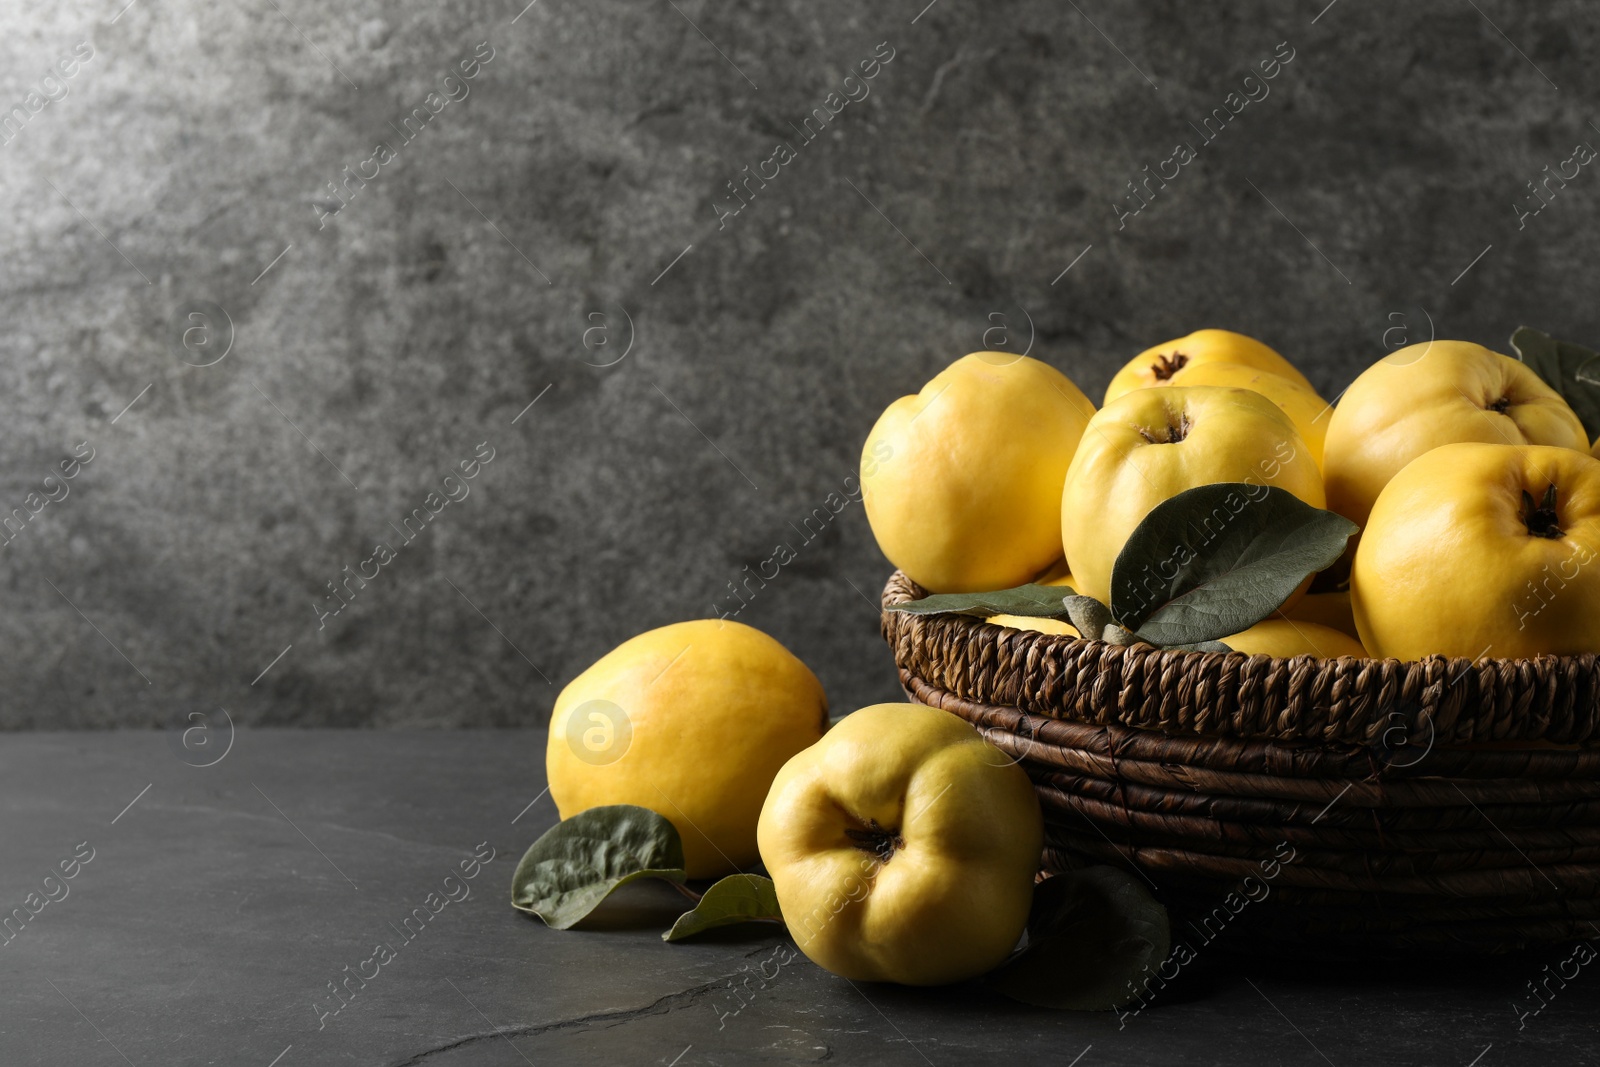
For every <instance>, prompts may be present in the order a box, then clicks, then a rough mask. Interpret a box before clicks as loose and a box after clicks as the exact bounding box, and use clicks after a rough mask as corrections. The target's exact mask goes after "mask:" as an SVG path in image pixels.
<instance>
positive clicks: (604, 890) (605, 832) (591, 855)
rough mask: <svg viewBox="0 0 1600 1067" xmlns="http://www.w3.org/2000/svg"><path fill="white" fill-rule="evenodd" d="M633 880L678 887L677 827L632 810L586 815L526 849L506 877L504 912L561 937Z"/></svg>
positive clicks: (680, 843) (680, 844)
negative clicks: (535, 921)
mask: <svg viewBox="0 0 1600 1067" xmlns="http://www.w3.org/2000/svg"><path fill="white" fill-rule="evenodd" d="M640 878H661V879H665V880H666V881H669V882H679V883H681V882H683V880H684V867H683V841H682V839H681V838H679V836H678V830H677V827H675V826H673V825H672V823H670V822H668V821H667V820H666V819H664V818H662V817H661V816H660V815H658V814H656V813H655V812H653V811H651V810H650V809H649V808H641V807H635V806H634V805H632V804H613V805H609V806H607V807H602V808H590V809H589V810H588V811H584V812H580V813H578V814H577V815H574V816H573V817H572V818H570V819H565V820H563V821H561V822H559V823H557V824H556V825H555V826H553V827H551V828H550V830H549V831H548V832H547V833H545V835H544V836H543V837H541V838H539V840H537V841H535V842H534V843H533V844H532V845H530V846H529V848H528V851H527V852H526V853H525V854H524V855H523V857H522V861H521V862H520V863H518V864H517V869H516V872H515V873H514V874H513V875H512V876H511V906H512V907H514V908H516V909H517V910H519V911H525V912H528V913H529V914H531V915H537V916H538V917H539V918H541V919H543V920H544V921H545V923H546V924H547V925H549V926H553V927H555V928H556V929H557V930H565V929H567V928H568V927H570V926H572V925H573V924H574V923H577V922H578V921H580V920H581V919H582V918H583V917H584V916H586V915H588V914H589V913H590V912H592V911H593V910H594V909H595V908H596V907H597V906H599V904H600V902H601V901H602V900H604V899H605V898H606V897H608V896H610V895H611V893H612V891H614V890H615V889H617V888H618V887H619V886H623V885H626V884H628V883H629V882H632V881H636V880H638V879H640Z"/></svg>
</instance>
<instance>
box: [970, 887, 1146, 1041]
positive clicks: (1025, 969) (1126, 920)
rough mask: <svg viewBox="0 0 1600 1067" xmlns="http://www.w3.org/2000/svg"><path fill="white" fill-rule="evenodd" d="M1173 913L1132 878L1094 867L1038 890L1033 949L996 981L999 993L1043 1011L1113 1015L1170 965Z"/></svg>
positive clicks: (1030, 942)
mask: <svg viewBox="0 0 1600 1067" xmlns="http://www.w3.org/2000/svg"><path fill="white" fill-rule="evenodd" d="M1171 945H1172V934H1171V929H1170V924H1169V922H1168V919H1167V909H1166V908H1164V907H1162V906H1161V904H1160V903H1159V902H1158V901H1157V900H1156V899H1155V898H1154V897H1152V896H1151V895H1150V894H1149V892H1148V891H1147V890H1146V889H1145V887H1144V886H1143V885H1141V884H1139V882H1138V880H1137V879H1135V878H1134V877H1133V876H1132V875H1130V874H1127V873H1125V872H1123V871H1121V870H1118V869H1117V868H1115V867H1087V868H1085V869H1083V870H1081V871H1070V872H1068V873H1066V874H1058V875H1056V876H1055V877H1053V878H1048V879H1046V880H1045V881H1043V882H1041V883H1039V886H1038V888H1037V889H1035V890H1034V894H1033V912H1032V914H1031V915H1029V917H1028V945H1027V947H1026V948H1025V949H1023V950H1022V952H1020V953H1018V954H1017V955H1016V956H1014V957H1012V958H1011V960H1010V961H1009V962H1007V963H1005V964H1003V965H1001V967H1000V968H999V969H998V970H996V971H994V972H992V973H991V974H990V975H989V983H990V984H991V985H993V986H994V988H995V989H997V990H999V991H1000V992H1001V993H1004V994H1005V995H1006V996H1008V997H1011V998H1013V999H1015V1000H1020V1001H1022V1002H1023V1003H1026V1004H1035V1005H1038V1006H1039V1007H1042V1008H1066V1009H1069V1010H1073V1011H1112V1010H1114V1009H1116V1008H1120V1007H1122V1006H1123V1005H1125V1004H1128V1003H1131V1002H1132V1001H1133V1000H1134V999H1135V998H1136V997H1137V995H1138V989H1139V979H1140V978H1141V976H1142V975H1143V974H1144V973H1145V970H1146V969H1147V968H1148V969H1149V970H1152V971H1153V970H1155V969H1156V968H1157V967H1159V966H1160V965H1161V964H1162V963H1163V962H1165V960H1166V958H1167V952H1168V950H1169V949H1170V948H1171Z"/></svg>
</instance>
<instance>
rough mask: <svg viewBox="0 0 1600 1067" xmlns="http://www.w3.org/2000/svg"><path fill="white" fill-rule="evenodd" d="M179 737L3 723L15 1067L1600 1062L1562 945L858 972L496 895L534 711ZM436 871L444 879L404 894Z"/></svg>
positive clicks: (544, 822) (4, 880)
mask: <svg viewBox="0 0 1600 1067" xmlns="http://www.w3.org/2000/svg"><path fill="white" fill-rule="evenodd" d="M216 739H217V740H218V742H219V743H221V742H225V741H226V740H228V738H226V737H224V736H222V735H220V734H219V735H218V736H217V738H216ZM171 740H172V738H171V737H170V736H168V735H166V734H164V733H162V732H157V731H138V732H131V733H109V732H107V733H88V734H86V733H56V732H49V733H46V732H40V733H37V734H33V735H29V736H24V737H16V738H13V739H12V740H11V741H10V742H8V743H7V744H6V746H5V747H4V748H3V749H0V806H3V809H4V810H5V812H6V838H5V844H6V849H5V853H6V858H5V863H4V865H3V866H0V907H3V908H4V909H6V910H7V911H9V910H10V909H12V908H14V907H21V906H23V904H24V902H25V900H26V899H27V898H28V894H30V893H41V894H42V893H44V892H46V891H47V887H46V882H45V879H46V877H47V876H49V875H51V874H52V873H53V872H55V871H57V870H58V868H59V865H60V864H61V863H62V862H63V861H66V862H67V863H68V864H69V866H70V865H72V864H74V863H76V867H75V871H74V877H73V878H71V879H70V880H68V881H66V882H60V881H55V882H52V883H50V885H53V886H55V888H53V889H49V890H48V891H49V892H50V893H51V895H52V896H53V897H55V898H56V899H55V900H53V901H52V902H50V903H46V904H44V905H43V906H42V908H40V909H39V912H38V914H37V915H35V916H34V917H32V918H31V919H30V920H29V921H28V922H26V924H23V925H21V928H20V931H18V932H11V931H8V935H9V938H8V940H7V941H6V942H5V943H4V944H3V946H0V1003H4V1005H5V1009H4V1011H3V1012H0V1063H4V1064H6V1065H7V1067H23V1065H34V1064H38V1065H50V1067H54V1065H56V1064H63V1063H70V1064H74V1065H82V1067H94V1065H99V1064H106V1065H110V1064H122V1063H130V1064H137V1065H144V1064H184V1065H187V1064H226V1065H229V1067H239V1065H243V1067H269V1065H271V1067H302V1065H306V1064H363V1065H386V1067H400V1065H418V1064H426V1065H428V1067H457V1065H460V1067H466V1065H469V1064H472V1065H476V1064H483V1065H491V1064H498V1065H507V1064H522V1063H525V1062H526V1063H532V1064H555V1063H559V1064H604V1065H611V1064H656V1065H662V1067H665V1065H667V1064H673V1065H676V1067H703V1065H732V1064H748V1063H815V1062H836V1063H851V1064H857V1063H859V1064H885V1065H906V1067H927V1065H930V1064H932V1065H937V1067H946V1065H954V1064H989V1063H1018V1064H1022V1063H1055V1064H1062V1065H1066V1064H1075V1065H1077V1067H1118V1065H1122V1067H1144V1065H1148V1064H1153V1063H1161V1064H1196V1065H1199V1064H1229V1065H1245V1067H1249V1065H1256V1064H1261V1065H1268V1064H1271V1065H1287V1067H1293V1065H1302V1064H1303V1065H1306V1067H1326V1065H1327V1064H1335V1065H1338V1067H1349V1065H1354V1064H1379V1065H1387V1064H1396V1065H1400V1064H1422V1063H1427V1064H1444V1065H1447V1067H1468V1065H1469V1064H1470V1065H1475V1067H1513V1065H1519V1064H1528V1065H1537V1067H1545V1065H1548V1064H1593V1063H1596V1062H1597V1061H1600V1037H1597V1035H1596V1030H1595V1023H1594V1019H1595V1013H1596V1011H1597V1009H1600V993H1597V991H1596V989H1597V987H1596V985H1595V983H1594V981H1593V980H1592V978H1588V977H1587V976H1585V977H1584V978H1580V979H1578V980H1575V981H1572V982H1570V983H1568V984H1566V987H1565V988H1560V987H1559V985H1558V984H1556V983H1554V982H1552V983H1551V984H1550V985H1549V986H1548V988H1549V989H1551V990H1554V993H1553V995H1547V996H1546V997H1545V998H1544V999H1545V1006H1544V1007H1543V1008H1542V1009H1540V1010H1538V1011H1537V1012H1533V1011H1532V1009H1533V1008H1535V1007H1537V1002H1536V1001H1535V1000H1533V998H1532V997H1531V996H1530V995H1529V993H1528V990H1527V983H1528V982H1530V981H1535V982H1537V981H1543V980H1545V978H1546V972H1545V970H1544V968H1546V967H1552V968H1559V967H1561V965H1562V961H1563V960H1564V959H1566V958H1567V957H1568V956H1569V955H1570V953H1569V952H1566V951H1560V952H1551V953H1548V954H1544V955H1536V956H1526V957H1523V956H1519V957H1512V958H1508V959H1503V960H1498V961H1492V962H1488V963H1481V964H1472V965H1463V964H1459V963H1454V964H1450V965H1446V966H1432V965H1428V964H1426V963H1421V962H1419V963H1417V964H1415V965H1412V966H1402V967H1390V966H1385V967H1381V968H1329V967H1322V966H1311V965H1301V966H1294V965H1281V964H1280V965H1268V964H1265V963H1262V962H1258V961H1251V960H1236V959H1233V958H1230V957H1227V956H1224V955H1222V954H1221V953H1219V952H1216V951H1214V949H1213V948H1211V947H1208V948H1203V949H1201V950H1200V952H1199V955H1198V958H1197V959H1196V960H1195V961H1193V962H1192V963H1190V964H1189V965H1188V966H1187V967H1186V968H1184V970H1183V971H1181V972H1180V973H1179V976H1178V980H1177V981H1175V982H1174V983H1173V984H1172V985H1170V986H1168V987H1167V988H1166V989H1163V990H1161V991H1159V992H1158V993H1157V994H1155V995H1154V996H1153V997H1152V998H1151V999H1150V1001H1149V1003H1148V1006H1146V1007H1145V1008H1144V1009H1143V1010H1141V1011H1139V1012H1137V1013H1132V1014H1129V1015H1128V1016H1127V1017H1125V1018H1119V1017H1118V1016H1117V1015H1116V1014H1112V1013H1104V1014H1101V1013H1073V1012H1050V1011H1045V1010H1043V1009H1035V1008H1030V1007H1026V1006H1023V1005H1020V1004H1017V1003H1014V1002H1011V1001H1009V1000H1005V999H1003V998H1001V997H1000V996H998V995H997V994H994V993H992V992H990V991H988V990H986V989H985V988H983V987H982V986H979V985H975V984H967V985H961V986H955V987H951V988H947V989H939V990H914V989H904V988H897V987H887V986H879V985H871V984H858V985H852V984H851V983H849V982H846V981H844V980H843V979H839V978H835V977H833V976H832V975H829V974H827V973H826V972H824V971H822V970H821V969H820V968H817V967H815V966H813V965H812V964H811V963H810V962H808V961H807V960H806V959H805V958H804V957H803V956H799V955H797V954H796V952H795V949H794V948H793V945H792V943H791V942H790V941H789V940H788V939H787V938H786V937H784V936H782V935H776V934H773V933H772V932H771V931H770V928H755V929H744V928H741V929H734V930H728V931H723V932H721V933H719V934H716V935H711V936H707V937H704V938H702V939H699V940H693V941H686V942H681V943H677V944H666V943H664V942H663V941H661V939H660V931H661V930H663V929H665V928H666V927H667V926H668V925H670V922H671V919H672V918H673V917H674V916H675V915H676V914H677V913H678V912H679V911H681V910H682V909H683V908H684V907H686V906H687V905H686V904H685V902H684V901H683V900H682V898H681V897H679V896H677V895H676V894H675V893H672V892H671V891H670V890H666V889H664V888H659V887H657V888H656V889H655V891H652V890H651V889H641V890H640V891H639V892H636V893H627V892H626V891H625V893H624V894H623V895H624V896H625V897H626V899H618V900H613V901H612V902H608V903H607V904H606V905H605V906H603V910H602V912H600V913H599V914H598V915H597V916H596V917H594V918H593V919H592V920H590V922H589V926H588V928H587V929H581V930H569V931H555V930H550V929H547V928H546V927H544V926H543V925H542V924H540V923H539V922H538V921H537V920H535V919H532V918H530V917H528V916H525V915H523V914H521V913H520V912H517V911H515V910H513V909H512V908H511V906H510V904H509V896H510V892H509V889H510V881H511V873H512V870H513V868H514V867H515V865H516V862H517V859H518V858H519V857H520V856H521V854H522V852H523V850H524V849H526V847H527V846H528V845H529V844H530V843H531V842H532V841H533V840H534V839H535V838H536V837H538V835H539V834H540V833H542V832H543V831H544V830H546V829H548V828H549V827H550V826H551V825H553V823H554V821H555V811H554V809H553V806H552V805H551V803H550V800H549V798H548V797H547V796H543V795H542V792H543V790H544V778H543V774H542V773H541V771H540V763H541V761H540V753H541V752H542V747H543V746H542V740H543V739H542V736H541V733H540V731H535V730H529V731H466V732H452V733H438V732H417V731H392V732H384V733H380V734H374V733H372V732H367V731H347V730H326V731H307V730H283V729H272V730H240V731H238V732H237V733H236V734H235V735H233V736H232V738H231V740H232V747H231V750H228V751H227V754H226V755H225V756H224V757H223V758H221V759H220V760H219V761H218V762H216V763H215V764H214V765H212V766H209V767H197V766H190V765H187V764H186V763H185V762H183V761H180V759H178V758H177V755H175V753H178V752H182V751H183V750H182V749H179V748H174V747H172V746H171V745H170V743H169V742H170V741H171ZM218 751H222V749H219V750H218ZM189 756H190V758H191V760H193V752H192V751H191V752H190V753H189ZM491 850H492V857H493V858H492V859H490V860H489V861H488V862H486V863H478V864H477V865H476V867H474V866H473V861H474V858H475V857H485V856H489V855H491ZM84 856H87V857H89V858H88V860H87V862H77V860H76V859H75V857H84ZM463 861H466V862H467V863H468V868H467V869H468V870H473V871H474V874H475V876H474V877H471V878H463V877H462V866H461V865H462V863H463ZM452 875H454V877H453V878H452V877H451V876H452ZM62 886H65V889H66V891H65V893H64V894H63V891H62V888H61V887H62ZM432 893H437V894H439V897H440V898H441V899H445V900H447V901H448V902H445V903H442V904H438V905H436V906H435V907H432V908H427V909H426V910H425V912H424V914H426V913H427V911H434V912H435V913H434V914H432V916H431V918H428V919H427V921H426V922H423V921H422V920H420V919H415V918H411V917H412V916H413V915H414V913H415V909H417V908H418V907H423V906H424V905H425V901H427V899H428V897H429V894H432ZM408 918H411V923H412V925H409V926H408V925H406V922H407V919H408ZM379 943H383V944H385V945H388V946H390V948H391V950H392V955H393V958H392V959H390V960H389V961H388V962H386V963H383V964H381V965H377V974H376V976H375V977H371V978H370V980H368V981H366V982H365V983H364V984H360V983H358V982H356V981H352V982H351V984H350V986H349V987H348V988H350V989H351V990H353V991H354V995H353V996H348V995H347V999H346V1000H344V1001H337V1000H335V999H334V996H333V994H332V993H331V992H330V991H329V989H328V983H330V982H342V981H343V980H344V979H345V978H346V977H347V976H348V975H349V974H351V973H352V972H357V971H360V972H364V973H365V974H366V975H369V976H371V975H372V973H373V969H374V965H373V964H369V963H366V962H365V961H367V960H369V959H371V958H372V957H373V956H374V947H375V945H377V944H379ZM346 968H349V970H348V971H347V970H346ZM1567 970H1568V971H1570V970H1571V968H1570V967H1569V968H1567ZM763 976H764V977H763ZM736 989H737V990H739V992H737V993H736V992H735V990H736ZM336 1007H337V1010H335V1008H336Z"/></svg>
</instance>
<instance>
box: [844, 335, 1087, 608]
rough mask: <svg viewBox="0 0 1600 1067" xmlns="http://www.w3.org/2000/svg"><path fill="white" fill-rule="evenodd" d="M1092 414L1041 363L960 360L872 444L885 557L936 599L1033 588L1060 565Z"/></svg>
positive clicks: (893, 409)
mask: <svg viewBox="0 0 1600 1067" xmlns="http://www.w3.org/2000/svg"><path fill="white" fill-rule="evenodd" d="M1093 414H1094V404H1092V403H1091V402H1090V401H1089V398H1088V397H1086V396H1084V395H1083V393H1082V392H1081V391H1080V390H1079V389H1078V387H1077V386H1075V385H1073V384H1072V382H1071V380H1069V379H1068V378H1067V377H1066V375H1064V374H1062V373H1061V372H1060V371H1058V370H1056V369H1055V368H1054V367H1051V366H1049V365H1048V364H1045V363H1041V362H1039V361H1038V360H1036V359H1029V358H1028V357H1026V356H1018V355H1013V354H1012V353H1009V352H974V353H972V354H971V355H968V356H963V357H962V358H960V359H958V360H956V361H955V362H954V363H952V364H951V365H950V366H949V367H947V368H946V369H945V370H943V371H941V372H940V373H939V374H937V375H935V376H934V378H933V379H932V380H931V381H929V382H928V384H927V385H925V386H923V387H922V391H921V392H919V393H917V394H916V395H914V396H904V397H901V398H900V399H899V400H896V401H895V402H894V403H892V404H890V405H889V407H888V408H887V409H886V410H885V411H884V413H883V414H882V415H881V416H880V417H879V418H878V422H877V425H875V426H873V428H872V432H871V433H870V434H868V435H867V443H866V446H865V447H864V448H863V449H862V452H861V490H862V493H863V499H864V502H865V504H866V511H867V521H868V522H869V523H870V524H871V525H872V533H873V536H874V537H876V538H877V541H878V547H879V548H880V549H882V550H883V554H884V555H885V556H887V557H888V558H889V561H890V562H891V563H893V564H894V565H895V566H896V567H898V568H900V569H901V570H902V571H904V572H905V573H906V574H907V575H908V576H909V577H910V578H911V580H912V581H914V582H916V583H917V584H918V585H920V586H922V587H923V588H924V589H926V590H928V591H929V592H932V593H974V592H984V591H987V590H991V589H1009V588H1011V587H1013V586H1018V585H1024V584H1026V583H1027V582H1028V581H1029V580H1030V579H1031V578H1032V577H1033V576H1034V575H1036V574H1038V573H1039V572H1040V571H1041V570H1043V569H1044V568H1046V567H1048V566H1049V565H1050V564H1051V562H1052V561H1054V560H1055V559H1057V558H1058V557H1059V556H1060V555H1061V484H1062V482H1063V481H1064V480H1065V479H1066V475H1067V465H1068V464H1069V463H1071V462H1072V455H1073V453H1074V452H1075V451H1076V450H1077V447H1078V439H1079V438H1080V437H1082V436H1083V428H1084V426H1086V425H1087V424H1088V421H1089V417H1090V416H1091V415H1093Z"/></svg>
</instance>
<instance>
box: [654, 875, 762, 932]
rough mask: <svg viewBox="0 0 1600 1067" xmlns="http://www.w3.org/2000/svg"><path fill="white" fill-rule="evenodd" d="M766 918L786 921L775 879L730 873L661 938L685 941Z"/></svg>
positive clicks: (707, 891)
mask: <svg viewBox="0 0 1600 1067" xmlns="http://www.w3.org/2000/svg"><path fill="white" fill-rule="evenodd" d="M764 919H766V920H772V919H775V920H777V921H778V922H782V921H783V913H782V912H781V911H779V910H778V891H777V890H776V889H775V888H773V885H772V879H770V878H763V877H762V876H761V875H759V874H730V875H728V877H726V878H724V879H722V880H721V881H719V882H717V883H716V884H715V885H713V886H712V887H711V888H710V889H707V890H706V893H705V896H703V897H701V898H700V903H698V904H696V905H695V906H694V910H693V911H686V912H684V913H683V914H682V915H680V916H678V921H677V922H675V923H673V924H672V929H670V930H668V931H667V932H666V933H664V934H662V935H661V940H663V941H682V940H683V939H684V938H686V937H693V936H694V935H695V934H698V933H702V932H703V931H706V930H711V929H714V928H716V927H718V926H732V925H734V924H735V923H748V922H759V921H761V920H764Z"/></svg>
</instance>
